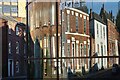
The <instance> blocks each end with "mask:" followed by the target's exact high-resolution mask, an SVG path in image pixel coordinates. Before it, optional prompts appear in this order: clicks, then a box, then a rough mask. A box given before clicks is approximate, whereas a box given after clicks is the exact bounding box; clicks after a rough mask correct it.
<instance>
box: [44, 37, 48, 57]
mask: <svg viewBox="0 0 120 80" xmlns="http://www.w3.org/2000/svg"><path fill="white" fill-rule="evenodd" d="M46 48H47V42H46V35H45V36H44V55H45V56H46Z"/></svg>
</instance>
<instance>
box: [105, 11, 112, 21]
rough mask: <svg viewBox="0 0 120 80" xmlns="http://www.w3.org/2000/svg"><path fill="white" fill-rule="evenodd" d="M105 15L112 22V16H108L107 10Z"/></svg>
mask: <svg viewBox="0 0 120 80" xmlns="http://www.w3.org/2000/svg"><path fill="white" fill-rule="evenodd" d="M104 14H105V16H106V18H107V19H110V20H111V21H112V18H111V15H110V14H108V12H107V11H106V10H104Z"/></svg>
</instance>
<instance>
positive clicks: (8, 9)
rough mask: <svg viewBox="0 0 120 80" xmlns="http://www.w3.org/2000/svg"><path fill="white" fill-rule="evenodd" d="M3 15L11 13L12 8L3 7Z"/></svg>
mask: <svg viewBox="0 0 120 80" xmlns="http://www.w3.org/2000/svg"><path fill="white" fill-rule="evenodd" d="M3 13H10V6H9V5H4V6H3Z"/></svg>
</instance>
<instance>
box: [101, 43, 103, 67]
mask: <svg viewBox="0 0 120 80" xmlns="http://www.w3.org/2000/svg"><path fill="white" fill-rule="evenodd" d="M101 56H103V45H102V44H101ZM101 65H102V66H103V58H102V62H101Z"/></svg>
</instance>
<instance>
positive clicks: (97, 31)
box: [97, 24, 99, 37]
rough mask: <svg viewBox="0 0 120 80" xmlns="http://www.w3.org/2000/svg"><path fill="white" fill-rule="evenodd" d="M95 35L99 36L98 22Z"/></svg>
mask: <svg viewBox="0 0 120 80" xmlns="http://www.w3.org/2000/svg"><path fill="white" fill-rule="evenodd" d="M97 37H99V29H98V24H97Z"/></svg>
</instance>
